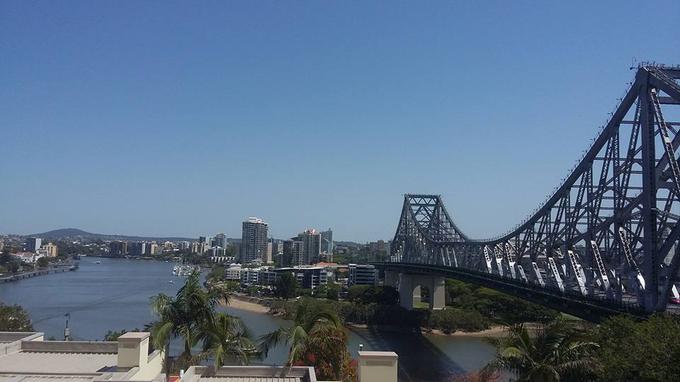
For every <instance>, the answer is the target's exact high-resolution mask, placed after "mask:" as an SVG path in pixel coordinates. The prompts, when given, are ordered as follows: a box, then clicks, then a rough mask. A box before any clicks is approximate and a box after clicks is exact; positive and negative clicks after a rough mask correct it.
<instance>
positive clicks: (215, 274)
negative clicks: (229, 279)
mask: <svg viewBox="0 0 680 382" xmlns="http://www.w3.org/2000/svg"><path fill="white" fill-rule="evenodd" d="M224 272H225V269H224V267H223V266H221V265H216V266H214V267H213V268H212V269H211V270H210V273H208V275H207V276H206V278H205V279H206V282H208V283H217V282H220V281H222V278H223V277H224Z"/></svg>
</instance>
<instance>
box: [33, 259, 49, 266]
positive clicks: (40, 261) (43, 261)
mask: <svg viewBox="0 0 680 382" xmlns="http://www.w3.org/2000/svg"><path fill="white" fill-rule="evenodd" d="M36 265H37V266H38V267H39V268H47V266H49V265H50V260H49V259H48V258H47V257H41V258H39V259H38V261H37V262H36Z"/></svg>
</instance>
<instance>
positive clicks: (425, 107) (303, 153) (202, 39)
mask: <svg viewBox="0 0 680 382" xmlns="http://www.w3.org/2000/svg"><path fill="white" fill-rule="evenodd" d="M652 3H654V4H649V3H646V5H645V6H644V7H642V6H641V5H640V4H639V2H637V1H597V2H593V1H570V2H557V1H545V2H536V1H512V2H508V1H483V2H481V1H445V2H442V1H428V2H397V1H382V2H380V1H323V2H317V1H278V0H277V1H196V2H184V1H182V2H171V1H97V2H91V1H82V2H81V1H60V2H56V1H6V0H0V179H1V181H0V233H17V234H31V233H37V232H43V231H47V230H51V229H57V228H66V227H75V228H81V229H84V230H86V231H90V232H99V233H109V234H127V235H149V236H188V237H197V236H199V235H213V234H215V233H217V232H225V233H226V234H227V235H228V236H231V237H239V236H240V234H241V222H242V221H243V220H244V219H246V218H247V217H248V216H258V217H261V218H263V219H264V220H265V221H267V222H268V223H269V225H270V233H271V234H272V235H273V236H274V237H277V238H286V237H290V236H292V235H294V234H296V233H298V232H301V231H303V230H304V229H306V228H317V229H326V228H328V227H331V228H332V229H333V231H334V236H335V239H336V240H352V241H358V242H366V241H373V240H378V239H391V238H392V237H393V235H394V232H395V230H396V225H397V222H398V219H399V214H400V211H401V205H402V202H403V194H405V193H432V194H440V195H442V198H443V199H444V202H445V204H446V207H447V209H448V211H449V213H450V214H451V215H452V217H453V219H454V220H455V221H456V224H457V225H458V226H459V227H460V228H461V229H462V230H463V231H464V232H465V233H467V234H468V235H469V236H471V237H474V238H485V237H491V236H495V235H497V234H500V233H503V232H505V231H507V230H508V229H510V228H511V227H513V226H514V225H515V224H516V223H518V222H519V221H520V220H521V219H522V218H524V217H525V216H526V215H527V214H528V213H529V212H530V211H531V210H533V209H534V208H535V207H537V206H538V205H539V203H540V202H541V201H542V200H543V199H544V197H545V196H546V194H548V193H550V192H551V191H552V189H553V188H554V187H555V186H557V185H558V184H559V183H560V180H561V179H562V178H563V177H564V176H565V175H567V171H568V170H569V169H570V168H571V167H572V165H573V164H574V161H575V160H576V159H577V158H579V157H580V155H581V153H582V151H583V150H584V149H586V148H587V147H588V144H589V141H590V139H591V138H592V137H594V135H595V134H596V131H597V127H598V126H600V125H602V124H604V123H605V122H606V119H607V117H608V113H609V112H610V111H612V110H613V109H614V107H615V106H616V105H617V98H619V97H621V96H622V95H623V92H624V91H625V89H626V83H627V82H629V81H631V80H632V79H633V76H634V70H631V69H630V68H631V66H634V65H635V64H636V62H639V61H643V60H646V61H657V62H662V63H666V64H680V29H678V28H677V21H678V20H680V2H678V1H665V2H664V1H654V2H652Z"/></svg>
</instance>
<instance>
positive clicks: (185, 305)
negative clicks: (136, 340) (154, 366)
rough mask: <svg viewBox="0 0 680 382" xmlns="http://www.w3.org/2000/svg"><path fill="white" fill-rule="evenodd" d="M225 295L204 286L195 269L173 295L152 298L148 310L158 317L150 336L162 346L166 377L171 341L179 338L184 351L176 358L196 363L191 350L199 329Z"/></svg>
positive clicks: (199, 335)
mask: <svg viewBox="0 0 680 382" xmlns="http://www.w3.org/2000/svg"><path fill="white" fill-rule="evenodd" d="M226 298H227V295H226V294H225V293H224V291H223V290H221V289H208V290H206V289H203V288H202V287H201V283H200V274H199V273H198V272H193V273H192V274H191V275H189V277H188V278H187V280H186V283H185V284H184V286H182V287H181V288H180V289H179V290H178V291H177V294H176V296H175V297H174V298H173V297H170V296H168V295H166V294H163V293H160V294H158V295H157V296H154V297H152V298H151V309H152V310H153V312H154V313H155V314H156V315H157V316H158V320H157V321H156V322H154V324H153V326H152V329H151V335H152V337H153V343H154V346H155V347H156V348H157V349H165V372H166V376H168V377H169V374H170V373H169V372H170V368H169V365H168V359H169V358H168V357H169V354H168V353H169V344H170V341H171V340H172V339H173V338H178V337H181V338H182V340H183V343H184V351H183V352H182V354H180V356H179V359H180V360H181V362H182V363H184V364H186V365H187V366H188V365H190V364H192V363H195V362H196V361H197V360H198V359H199V358H197V357H194V355H193V354H192V352H191V349H192V348H193V347H194V346H195V345H196V344H197V342H198V341H199V340H200V339H201V336H202V334H201V332H202V330H203V329H204V328H206V327H210V326H211V325H212V324H213V320H214V311H215V305H217V303H218V302H219V301H220V300H222V299H226Z"/></svg>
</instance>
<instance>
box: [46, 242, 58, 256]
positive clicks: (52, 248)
mask: <svg viewBox="0 0 680 382" xmlns="http://www.w3.org/2000/svg"><path fill="white" fill-rule="evenodd" d="M42 249H44V250H45V255H46V256H49V257H57V255H58V254H59V250H58V249H57V246H56V245H54V244H52V243H47V244H45V245H43V246H42Z"/></svg>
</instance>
